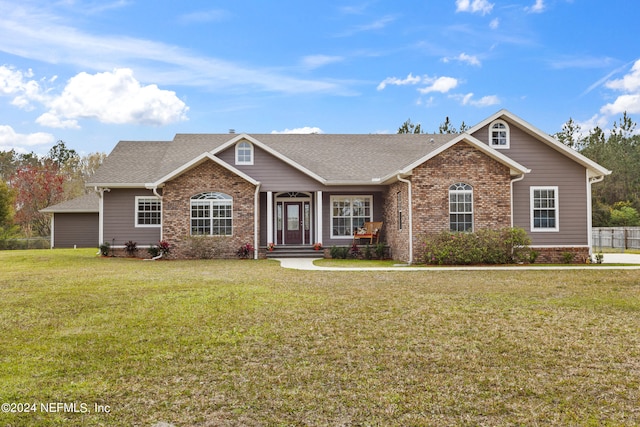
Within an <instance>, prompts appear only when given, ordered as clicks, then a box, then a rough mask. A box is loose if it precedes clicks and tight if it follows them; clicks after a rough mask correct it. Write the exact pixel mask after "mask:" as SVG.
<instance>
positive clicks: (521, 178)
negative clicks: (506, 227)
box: [509, 174, 525, 228]
mask: <svg viewBox="0 0 640 427" xmlns="http://www.w3.org/2000/svg"><path fill="white" fill-rule="evenodd" d="M524 176H525V175H524V174H522V175H520V176H518V177H515V178H513V179H512V180H511V181H509V187H510V188H511V193H510V194H509V197H510V198H511V201H510V205H511V228H513V224H514V221H513V212H514V211H513V184H514V183H515V182H519V181H522V180H523V179H524Z"/></svg>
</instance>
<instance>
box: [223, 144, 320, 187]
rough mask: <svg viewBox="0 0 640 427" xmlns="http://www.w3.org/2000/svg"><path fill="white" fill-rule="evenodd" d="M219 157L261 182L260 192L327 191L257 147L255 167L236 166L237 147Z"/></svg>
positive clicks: (230, 148)
mask: <svg viewBox="0 0 640 427" xmlns="http://www.w3.org/2000/svg"><path fill="white" fill-rule="evenodd" d="M217 157H218V158H220V159H222V160H224V161H225V162H227V163H228V164H230V165H231V166H233V167H235V168H236V169H238V170H240V171H242V172H244V173H246V174H247V175H249V176H250V177H252V178H253V179H255V180H256V181H260V183H261V186H260V191H318V190H324V189H325V187H324V186H323V185H322V184H321V183H320V182H318V181H316V180H315V179H313V178H311V177H309V176H308V175H306V174H304V173H303V172H300V171H299V170H297V169H295V168H293V167H292V166H290V165H288V164H287V163H285V162H283V161H282V160H280V159H278V158H277V157H274V156H272V155H271V154H269V153H267V152H266V151H264V150H262V149H261V148H259V147H256V146H254V159H253V165H236V164H235V160H236V159H235V157H236V152H235V146H232V147H229V148H228V149H227V150H225V151H224V152H222V153H220V154H218V156H217Z"/></svg>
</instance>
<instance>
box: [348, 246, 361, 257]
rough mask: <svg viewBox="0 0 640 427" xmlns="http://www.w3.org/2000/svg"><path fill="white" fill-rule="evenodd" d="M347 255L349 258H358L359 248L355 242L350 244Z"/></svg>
mask: <svg viewBox="0 0 640 427" xmlns="http://www.w3.org/2000/svg"><path fill="white" fill-rule="evenodd" d="M348 256H349V258H353V259H357V258H360V248H359V247H358V244H357V243H354V244H353V245H351V249H349V252H348Z"/></svg>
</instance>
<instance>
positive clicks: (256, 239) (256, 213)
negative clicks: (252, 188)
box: [253, 181, 261, 259]
mask: <svg viewBox="0 0 640 427" xmlns="http://www.w3.org/2000/svg"><path fill="white" fill-rule="evenodd" d="M260 185H261V184H260V181H258V182H257V183H256V192H255V196H254V202H253V259H258V245H259V244H260V236H258V233H259V232H260V227H259V225H260Z"/></svg>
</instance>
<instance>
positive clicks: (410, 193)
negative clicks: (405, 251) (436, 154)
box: [396, 174, 413, 265]
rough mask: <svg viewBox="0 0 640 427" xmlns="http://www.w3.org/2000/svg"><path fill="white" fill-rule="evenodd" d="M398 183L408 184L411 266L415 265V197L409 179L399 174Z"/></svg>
mask: <svg viewBox="0 0 640 427" xmlns="http://www.w3.org/2000/svg"><path fill="white" fill-rule="evenodd" d="M396 178H398V181H400V182H404V183H406V184H407V187H408V193H409V197H408V198H409V265H411V264H412V263H413V196H412V192H411V181H409V180H408V179H404V178H402V177H401V176H400V174H398V175H397V176H396Z"/></svg>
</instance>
